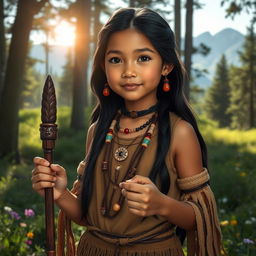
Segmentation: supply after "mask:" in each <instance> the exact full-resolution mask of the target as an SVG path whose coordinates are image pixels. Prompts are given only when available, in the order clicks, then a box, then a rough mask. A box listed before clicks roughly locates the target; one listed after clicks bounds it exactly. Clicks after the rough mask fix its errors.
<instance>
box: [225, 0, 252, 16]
mask: <svg viewBox="0 0 256 256" xmlns="http://www.w3.org/2000/svg"><path fill="white" fill-rule="evenodd" d="M226 3H227V4H228V8H227V9H226V17H231V18H232V19H234V17H235V16H236V15H237V14H240V13H241V12H242V11H243V10H245V11H246V12H247V13H248V14H249V13H251V12H252V14H253V19H254V20H255V19H256V2H255V1H254V0H249V1H248V0H239V1H237V0H222V1H221V6H224V5H225V4H226Z"/></svg>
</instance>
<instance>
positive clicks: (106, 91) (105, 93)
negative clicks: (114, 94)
mask: <svg viewBox="0 0 256 256" xmlns="http://www.w3.org/2000/svg"><path fill="white" fill-rule="evenodd" d="M109 94H110V90H109V85H108V83H105V85H104V89H103V95H104V96H105V97H107V96H109Z"/></svg>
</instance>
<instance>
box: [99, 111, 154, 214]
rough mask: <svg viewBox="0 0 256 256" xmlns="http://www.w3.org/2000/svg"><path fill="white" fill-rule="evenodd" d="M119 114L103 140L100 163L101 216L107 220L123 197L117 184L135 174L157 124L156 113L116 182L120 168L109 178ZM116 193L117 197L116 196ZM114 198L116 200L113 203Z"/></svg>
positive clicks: (115, 212)
mask: <svg viewBox="0 0 256 256" xmlns="http://www.w3.org/2000/svg"><path fill="white" fill-rule="evenodd" d="M120 115H121V113H120V112H118V113H117V115H116V117H115V118H114V120H113V121H112V123H111V125H110V127H109V130H108V133H107V135H106V140H105V154H104V158H103V161H102V172H103V177H104V196H103V199H102V202H101V214H102V215H103V216H105V217H108V218H113V217H115V216H116V215H117V214H118V212H119V211H120V209H121V207H122V205H123V202H124V197H123V195H122V193H121V190H120V188H119V182H121V181H125V180H128V179H131V178H132V177H133V176H135V174H136V172H137V167H138V165H139V163H140V160H141V157H142V155H143V153H144V152H145V150H146V148H147V147H148V145H149V144H150V141H151V136H152V134H153V132H154V128H155V126H156V122H157V113H156V114H154V115H153V120H152V124H151V125H150V126H149V127H148V129H147V131H146V133H145V135H144V136H143V137H142V139H141V141H140V143H139V144H138V146H137V148H136V150H135V152H134V153H133V155H132V158H131V161H130V163H129V165H128V168H127V170H126V172H125V174H124V176H123V178H122V180H121V181H119V182H118V179H119V174H120V167H118V166H117V167H116V168H115V173H114V179H112V178H111V168H112V154H113V152H112V151H113V131H114V128H115V126H116V122H117V120H118V118H120ZM116 193H118V195H119V196H118V195H116ZM114 196H115V197H117V198H118V199H117V200H116V201H115V202H113V199H114Z"/></svg>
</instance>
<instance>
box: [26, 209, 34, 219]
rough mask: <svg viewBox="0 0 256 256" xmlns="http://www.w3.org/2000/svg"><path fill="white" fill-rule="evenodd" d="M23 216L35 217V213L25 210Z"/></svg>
mask: <svg viewBox="0 0 256 256" xmlns="http://www.w3.org/2000/svg"><path fill="white" fill-rule="evenodd" d="M24 214H25V216H27V217H34V216H35V212H34V211H33V210H32V209H25V211H24Z"/></svg>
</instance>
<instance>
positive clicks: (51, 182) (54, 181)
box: [31, 157, 67, 200]
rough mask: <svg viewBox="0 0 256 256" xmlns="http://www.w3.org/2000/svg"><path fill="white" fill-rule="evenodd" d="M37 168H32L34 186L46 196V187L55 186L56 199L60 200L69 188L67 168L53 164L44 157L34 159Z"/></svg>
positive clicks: (54, 194) (54, 195)
mask: <svg viewBox="0 0 256 256" xmlns="http://www.w3.org/2000/svg"><path fill="white" fill-rule="evenodd" d="M33 162H34V164H35V168H34V169H33V170H32V177H31V180H32V188H33V189H34V190H35V191H37V192H38V193H39V194H40V195H41V196H44V189H45V188H53V197H54V200H58V199H59V198H60V197H61V195H62V194H63V193H64V192H65V191H66V190H67V175H66V171H65V169H64V168H63V167H62V166H60V165H58V164H51V165H50V163H49V162H48V161H47V160H46V159H44V158H41V157H35V158H34V159H33Z"/></svg>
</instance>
